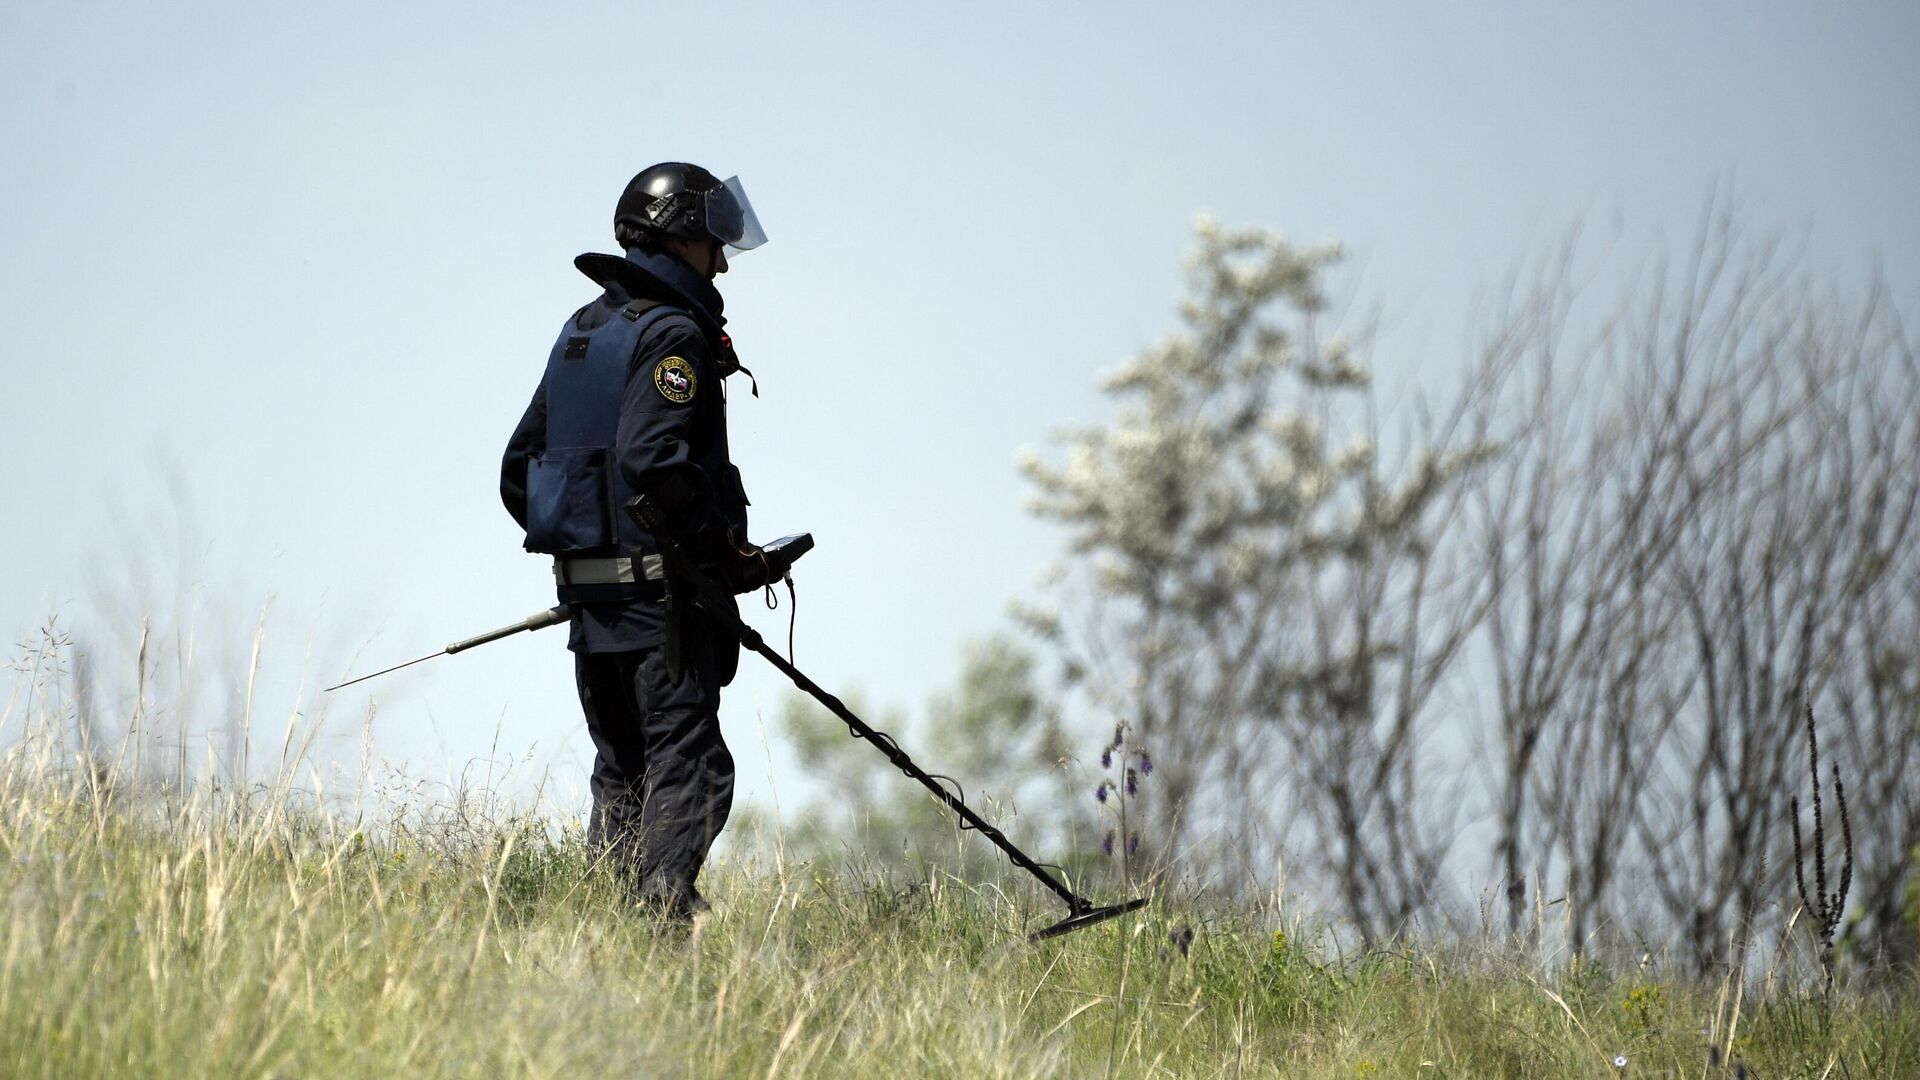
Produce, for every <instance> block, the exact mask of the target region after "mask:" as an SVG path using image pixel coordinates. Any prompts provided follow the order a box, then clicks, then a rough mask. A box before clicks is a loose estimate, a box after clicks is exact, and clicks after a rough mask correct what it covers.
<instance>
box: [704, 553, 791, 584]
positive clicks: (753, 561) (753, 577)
mask: <svg viewBox="0 0 1920 1080" xmlns="http://www.w3.org/2000/svg"><path fill="white" fill-rule="evenodd" d="M703 569H705V570H706V571H707V573H708V575H709V576H711V577H712V578H713V579H714V580H716V581H718V582H720V583H721V584H722V585H725V586H726V587H727V590H728V591H729V592H732V593H734V594H735V595H738V594H740V593H750V592H753V591H754V590H756V589H764V588H766V587H767V586H768V585H771V584H773V583H774V582H776V581H778V580H780V575H781V571H780V570H779V568H777V567H775V566H774V565H773V561H772V560H770V559H768V558H767V557H766V555H765V554H764V553H763V552H761V550H760V547H759V545H757V544H742V545H740V546H738V547H730V548H729V549H727V550H726V551H725V552H724V553H723V554H722V555H721V557H720V559H719V561H717V562H715V563H713V564H711V565H708V566H706V567H703Z"/></svg>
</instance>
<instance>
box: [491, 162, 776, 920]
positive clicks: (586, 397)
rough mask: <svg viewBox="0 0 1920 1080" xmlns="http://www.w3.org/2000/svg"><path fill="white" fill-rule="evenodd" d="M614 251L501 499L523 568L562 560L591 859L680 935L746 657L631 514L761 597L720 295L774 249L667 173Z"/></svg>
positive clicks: (512, 462) (731, 203) (623, 203)
mask: <svg viewBox="0 0 1920 1080" xmlns="http://www.w3.org/2000/svg"><path fill="white" fill-rule="evenodd" d="M614 238H615V240H616V241H617V242H618V243H619V244H620V246H621V247H622V248H623V249H624V250H625V251H626V255H625V256H624V257H621V256H615V255H596V254H587V255H582V256H580V257H579V258H577V259H575V260H574V266H575V267H577V268H578V269H579V270H580V271H581V272H582V273H584V274H586V275H587V276H588V277H589V278H591V279H593V280H594V281H595V282H596V283H597V284H599V285H600V286H601V288H602V289H603V290H604V291H603V292H602V293H601V295H600V298H599V299H597V300H595V301H594V302H593V303H590V304H588V305H587V306H585V307H583V308H581V309H580V310H578V311H576V312H574V314H573V317H572V318H570V319H568V320H567V323H566V325H565V326H563V327H562V328H561V331H560V337H559V340H558V341H556V342H555V343H554V346H553V350H552V352H551V354H550V355H549V357H548V360H547V368H546V372H545V374H544V376H543V377H542V378H541V381H540V386H539V387H538V388H537V389H536V390H535V391H534V393H533V401H532V402H531V403H530V404H529V405H528V406H527V411H526V414H525V415H524V416H522V417H521V418H520V425H519V427H517V428H516V429H515V430H514V433H513V438H512V439H511V440H510V441H509V442H508V444H507V452H506V456H505V459H504V461H503V462H502V463H501V467H500V497H501V500H502V501H503V502H505V503H506V506H507V511H508V513H510V514H512V515H513V518H514V520H515V521H517V522H519V523H520V525H521V527H522V528H524V529H525V530H526V532H527V540H526V547H527V550H529V551H535V552H540V553H543V554H548V555H552V556H554V577H555V580H556V581H557V582H558V585H559V593H560V601H561V603H564V604H567V605H568V606H569V607H570V609H571V612H572V627H571V636H570V638H569V640H568V644H567V647H568V648H569V649H571V650H572V651H573V653H574V654H575V655H574V672H575V681H576V682H577V684H578V686H579V691H580V706H581V709H582V710H583V711H584V712H585V714H586V720H587V731H588V733H589V734H590V735H591V736H592V737H593V743H594V747H595V749H596V751H597V754H596V756H595V759H594V766H593V778H592V787H593V803H594V809H593V817H592V821H591V824H590V826H589V829H588V840H589V842H590V843H591V844H593V845H594V846H596V847H597V848H599V849H600V850H601V851H602V852H603V853H604V854H605V856H606V857H607V858H609V859H610V860H611V861H612V862H613V865H614V867H615V868H616V870H617V871H618V872H619V873H620V874H621V876H622V877H623V878H624V879H625V880H626V881H627V882H628V883H629V885H630V886H631V888H632V889H633V891H634V894H635V896H636V897H637V898H638V899H639V900H640V901H642V902H643V903H645V904H646V905H648V906H649V907H650V908H652V909H654V910H656V911H658V912H659V913H660V914H661V915H663V916H664V917H665V918H667V919H669V920H673V921H676V922H684V921H686V920H689V919H691V918H692V916H693V915H694V914H695V913H696V912H698V911H700V910H702V909H703V908H704V907H705V906H706V905H705V903H704V901H702V900H701V898H700V893H699V891H698V890H697V889H696V888H695V887H694V879H695V878H696V877H697V876H698V875H699V872H700V867H701V864H702V863H703V862H704V861H705V859H706V856H707V851H708V849H709V848H710V847H711V846H712V844H713V840H714V837H715V836H716V835H717V834H718V833H719V832H720V829H721V828H722V827H723V826H724V825H725V824H726V820H727V813H728V810H729V808H730V807H731V806H732V803H733V775H734V772H733V757H732V755H731V754H729V753H728V751H727V745H726V742H725V740H724V739H722V738H721V734H720V720H719V707H720V688H721V687H722V686H725V685H726V684H727V683H728V682H730V681H732V678H733V673H734V669H735V667H736V666H737V664H738V660H739V645H738V642H737V641H735V640H734V639H733V637H732V635H731V634H730V633H728V632H726V631H725V630H722V629H721V628H720V627H719V626H718V625H717V624H716V622H715V620H714V619H713V618H712V617H710V616H708V615H706V614H705V613H704V612H701V611H699V610H698V609H697V608H695V607H694V605H693V604H692V603H690V602H689V598H686V597H678V598H676V597H674V596H672V595H671V594H670V593H669V589H668V586H669V584H670V583H669V582H666V581H665V580H663V574H662V572H661V564H662V560H661V558H660V555H659V554H658V553H659V550H660V544H659V542H658V541H657V540H656V538H655V537H654V536H652V535H650V534H649V533H648V532H646V531H645V530H643V529H642V528H641V526H640V525H638V524H636V522H635V521H634V519H633V518H632V517H630V516H629V515H628V514H627V513H626V511H625V507H626V505H627V504H628V502H629V501H631V500H632V499H633V498H634V497H636V496H645V497H646V500H647V502H648V503H649V504H650V506H651V507H652V509H653V510H654V512H655V521H656V526H657V527H658V528H659V529H660V530H661V531H663V532H668V533H671V534H672V535H673V536H674V537H675V538H676V539H677V540H678V541H679V543H680V545H681V547H682V548H683V549H684V550H685V551H686V552H687V553H688V554H689V555H691V556H692V557H693V558H694V559H695V560H696V561H698V562H699V563H701V564H702V565H703V566H704V567H705V568H706V569H707V570H708V572H709V574H710V575H712V576H715V577H717V578H719V579H720V580H722V581H724V582H726V583H727V584H728V585H730V586H732V587H733V590H734V591H735V592H744V591H748V590H750V589H753V588H757V587H759V586H760V585H762V584H764V583H765V575H764V569H765V562H764V560H763V559H759V558H757V557H756V556H757V554H758V551H757V549H756V548H754V547H753V546H752V545H751V544H748V543H747V496H746V492H745V491H744V490H743V489H742V488H741V485H740V474H739V472H738V471H737V470H736V469H735V468H734V467H733V463H732V461H731V460H729V457H728V452H727V418H726V405H725V399H724V394H723V392H722V380H724V379H725V378H726V377H727V376H728V375H731V374H733V373H734V372H735V371H739V370H741V368H740V364H739V360H738V358H737V357H736V356H735V355H734V352H733V344H732V341H731V339H729V338H728V336H727V335H726V334H725V332H724V330H723V328H724V326H725V320H724V319H723V318H722V317H721V307H722V302H721V298H720V293H719V292H718V291H717V290H716V289H715V288H714V287H713V284H712V281H713V278H714V277H716V276H717V275H720V274H724V273H726V272H727V250H729V249H731V250H733V251H735V252H739V251H745V250H748V249H750V248H754V247H758V246H759V245H760V244H762V243H764V242H765V241H766V236H765V234H764V233H763V232H761V230H760V225H759V221H758V219H757V218H756V217H755V215H754V213H753V208H752V205H751V204H750V203H749V202H748V201H747V198H746V192H745V191H744V190H743V189H742V188H741V186H740V182H739V178H738V177H735V178H733V179H730V180H727V181H724V182H723V181H720V180H718V179H716V178H715V177H714V175H713V174H712V173H710V172H708V171H707V170H705V169H703V168H700V167H699V166H697V165H688V164H685V163H682V162H664V163H662V164H659V165H655V166H653V167H651V168H649V169H646V170H644V171H642V172H641V173H640V174H639V175H637V176H635V177H634V178H633V180H632V181H631V182H630V183H628V185H627V188H626V190H625V192H623V193H622V194H621V196H620V201H619V203H618V204H617V206H616V207H615V209H614Z"/></svg>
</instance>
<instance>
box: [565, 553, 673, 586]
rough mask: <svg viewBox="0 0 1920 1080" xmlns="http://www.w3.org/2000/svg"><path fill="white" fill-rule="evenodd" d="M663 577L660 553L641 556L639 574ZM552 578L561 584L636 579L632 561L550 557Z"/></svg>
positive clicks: (624, 582)
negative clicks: (551, 559)
mask: <svg viewBox="0 0 1920 1080" xmlns="http://www.w3.org/2000/svg"><path fill="white" fill-rule="evenodd" d="M665 576H666V571H665V569H664V568H663V565H662V563H661V559H660V556H659V555H657V554H656V555H642V556H641V557H640V577H641V578H642V579H644V580H646V581H659V580H660V579H661V578H663V577H665ZM553 580H554V581H555V582H556V583H557V584H560V585H631V584H633V582H634V580H635V578H634V573H633V560H632V559H629V558H624V557H623V558H618V559H564V558H556V559H554V560H553Z"/></svg>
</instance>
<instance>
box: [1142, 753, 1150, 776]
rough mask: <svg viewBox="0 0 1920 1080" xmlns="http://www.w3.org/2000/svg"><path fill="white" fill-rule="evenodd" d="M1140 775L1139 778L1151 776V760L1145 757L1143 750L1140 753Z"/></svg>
mask: <svg viewBox="0 0 1920 1080" xmlns="http://www.w3.org/2000/svg"><path fill="white" fill-rule="evenodd" d="M1140 775H1141V776H1152V775H1153V759H1152V758H1151V757H1148V756H1147V752H1146V751H1145V750H1142V751H1140Z"/></svg>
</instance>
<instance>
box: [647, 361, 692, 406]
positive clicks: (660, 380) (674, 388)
mask: <svg viewBox="0 0 1920 1080" xmlns="http://www.w3.org/2000/svg"><path fill="white" fill-rule="evenodd" d="M653 385H654V388H655V389H657V390H659V391H660V396H661V397H663V398H666V399H667V400H668V401H671V402H673V403H674V404H675V405H685V404H686V403H687V402H689V401H692V400H693V392H694V390H696V389H697V388H698V387H699V380H698V379H697V378H695V377H694V374H693V365H692V364H689V363H688V362H687V361H686V360H684V359H682V358H680V357H678V356H669V357H667V358H666V359H665V360H662V361H660V362H659V363H658V364H655V365H654V366H653Z"/></svg>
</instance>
